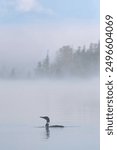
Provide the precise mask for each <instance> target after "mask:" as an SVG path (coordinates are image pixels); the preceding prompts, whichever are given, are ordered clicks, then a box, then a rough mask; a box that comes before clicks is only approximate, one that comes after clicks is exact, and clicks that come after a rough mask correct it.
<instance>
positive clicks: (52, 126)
mask: <svg viewBox="0 0 117 150" xmlns="http://www.w3.org/2000/svg"><path fill="white" fill-rule="evenodd" d="M40 118H42V119H45V120H46V124H45V128H46V129H47V128H64V126H62V125H49V123H50V118H49V117H48V116H43V117H40Z"/></svg>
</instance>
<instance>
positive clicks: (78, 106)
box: [0, 79, 100, 150]
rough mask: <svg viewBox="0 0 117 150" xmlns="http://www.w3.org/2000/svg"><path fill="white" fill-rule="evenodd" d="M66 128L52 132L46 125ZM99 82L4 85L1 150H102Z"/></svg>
mask: <svg viewBox="0 0 117 150" xmlns="http://www.w3.org/2000/svg"><path fill="white" fill-rule="evenodd" d="M43 115H48V116H50V119H51V124H61V125H64V126H65V128H59V129H57V128H55V129H54V128H51V129H49V131H48V132H47V131H46V129H45V128H37V127H39V126H43V125H44V124H45V121H44V120H43V119H41V118H39V116H43ZM99 144H100V143H99V80H97V79H93V80H88V81H86V80H85V81H81V80H79V81H74V80H73V81H69V82H68V81H47V80H46V81H0V150H99Z"/></svg>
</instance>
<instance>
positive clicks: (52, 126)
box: [49, 125, 64, 128]
mask: <svg viewBox="0 0 117 150" xmlns="http://www.w3.org/2000/svg"><path fill="white" fill-rule="evenodd" d="M49 127H50V128H64V126H62V125H51V126H49Z"/></svg>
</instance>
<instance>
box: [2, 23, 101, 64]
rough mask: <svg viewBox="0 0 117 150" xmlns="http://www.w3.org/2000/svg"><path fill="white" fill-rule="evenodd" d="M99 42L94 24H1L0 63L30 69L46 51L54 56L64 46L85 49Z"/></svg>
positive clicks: (97, 31) (96, 27)
mask: <svg viewBox="0 0 117 150" xmlns="http://www.w3.org/2000/svg"><path fill="white" fill-rule="evenodd" d="M79 29H80V30H79ZM98 40H99V26H98V25H95V24H94V25H93V24H91V25H90V24H88V25H87V26H86V25H85V26H84V25H83V24H81V23H75V24H74V23H70V22H68V23H67V26H66V23H59V24H57V23H53V24H52V23H51V24H49V23H48V24H47V25H45V24H44V25H42V24H39V25H38V26H37V25H33V24H32V25H20V24H19V25H17V26H16V25H9V26H7V25H4V26H0V64H2V65H6V66H9V64H11V65H12V66H13V67H14V66H15V67H16V66H24V65H25V64H26V65H28V66H31V65H34V64H35V63H37V61H38V60H39V59H43V58H44V57H45V55H46V52H47V50H49V51H50V55H51V57H54V56H55V53H56V51H57V50H58V49H59V48H60V47H62V46H64V45H70V46H72V47H74V48H77V47H78V46H83V45H86V46H87V47H88V46H89V44H90V42H97V41H98ZM6 43H7V44H6ZM26 65H25V66H26Z"/></svg>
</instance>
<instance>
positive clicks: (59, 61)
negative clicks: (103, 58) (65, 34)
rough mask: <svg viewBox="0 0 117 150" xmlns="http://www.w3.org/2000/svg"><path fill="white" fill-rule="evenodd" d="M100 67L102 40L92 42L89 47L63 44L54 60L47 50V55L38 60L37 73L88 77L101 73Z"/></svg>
mask: <svg viewBox="0 0 117 150" xmlns="http://www.w3.org/2000/svg"><path fill="white" fill-rule="evenodd" d="M99 68H100V42H98V43H90V45H89V47H88V48H86V46H83V47H80V46H79V47H78V48H77V49H73V48H72V47H71V46H69V45H66V46H63V47H61V48H60V49H59V50H58V51H57V53H56V57H55V59H54V61H53V62H51V60H50V56H49V53H48V52H47V55H46V57H45V58H44V59H43V60H42V61H39V62H38V64H37V67H36V69H35V74H36V76H37V77H85V76H86V77H87V76H93V75H99Z"/></svg>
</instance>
